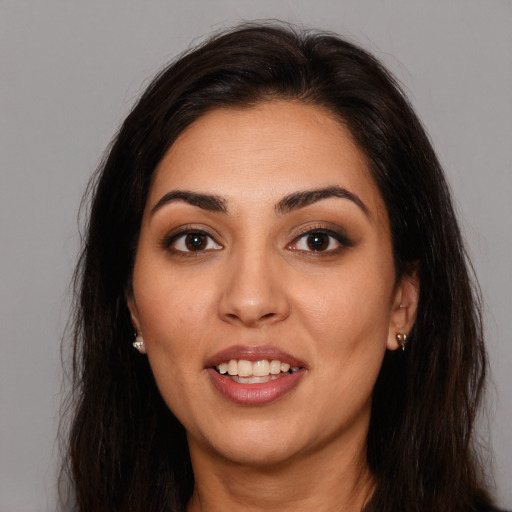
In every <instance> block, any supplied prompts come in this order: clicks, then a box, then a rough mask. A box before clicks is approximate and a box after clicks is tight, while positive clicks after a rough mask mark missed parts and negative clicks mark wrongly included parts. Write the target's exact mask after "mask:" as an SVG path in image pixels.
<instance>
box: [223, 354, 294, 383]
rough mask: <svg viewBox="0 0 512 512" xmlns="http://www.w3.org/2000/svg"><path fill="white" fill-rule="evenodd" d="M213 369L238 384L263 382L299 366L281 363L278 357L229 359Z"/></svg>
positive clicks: (274, 378) (289, 372)
mask: <svg viewBox="0 0 512 512" xmlns="http://www.w3.org/2000/svg"><path fill="white" fill-rule="evenodd" d="M214 369H215V370H216V371H217V373H220V374H221V375H224V376H225V377H226V378H228V379H230V380H232V381H233V382H237V383H239V384H263V383H265V382H270V381H272V380H276V379H279V378H280V377H284V376H285V375H289V374H293V373H296V372H298V371H299V370H300V369H301V368H300V367H299V366H290V364H289V363H283V362H281V361H280V360H278V359H272V360H268V359H260V360H258V361H248V360H246V359H230V360H229V361H224V362H222V363H220V364H218V365H216V366H215V367H214Z"/></svg>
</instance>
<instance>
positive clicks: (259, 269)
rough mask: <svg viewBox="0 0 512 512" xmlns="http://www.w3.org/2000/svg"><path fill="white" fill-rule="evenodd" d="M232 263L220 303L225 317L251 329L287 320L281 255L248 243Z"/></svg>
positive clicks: (230, 262)
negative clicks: (280, 262) (281, 275)
mask: <svg viewBox="0 0 512 512" xmlns="http://www.w3.org/2000/svg"><path fill="white" fill-rule="evenodd" d="M230 260H231V261H229V262H228V263H227V265H228V271H227V279H226V280H225V282H224V285H223V286H224V289H223V293H222V296H221V299H220V302H219V310H220V311H219V313H220V315H221V317H222V318H223V319H224V320H226V321H229V322H237V323H242V324H244V325H247V326H256V325H260V324H263V323H269V322H276V321H279V320H282V319H284V318H286V316H287V315H288V312H289V305H288V300H287V297H286V293H285V287H284V286H283V284H284V283H283V282H282V281H281V279H280V274H281V273H280V271H279V257H278V255H277V254H275V253H274V251H273V250H272V249H270V248H268V247H263V246H261V245H259V246H258V247H255V244H252V243H250V242H246V243H243V244H241V245H240V247H238V248H237V249H236V250H234V251H233V254H232V257H231V258H230Z"/></svg>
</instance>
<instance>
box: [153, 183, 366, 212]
mask: <svg viewBox="0 0 512 512" xmlns="http://www.w3.org/2000/svg"><path fill="white" fill-rule="evenodd" d="M333 197H337V198H340V199H348V200H349V201H352V202H353V203H354V204H356V205H357V206H358V207H359V208H360V209H361V210H362V211H363V212H364V213H365V215H366V216H369V215H370V213H369V210H368V207H367V206H366V205H365V204H364V202H363V201H362V200H361V199H360V198H359V197H358V196H357V195H356V194H354V193H352V192H350V191H348V190H347V189H346V188H343V187H339V186H335V185H332V186H329V187H323V188H317V189H313V190H301V191H298V192H294V193H293V194H290V195H288V196H286V197H284V198H283V199H281V200H280V201H279V202H278V203H277V204H276V206H275V210H276V213H277V214H279V215H284V214H286V213H290V212H291V211H293V210H298V209H300V208H305V207H306V206H309V205H311V204H313V203H316V202H318V201H321V200H323V199H330V198H333ZM173 201H185V202H186V203H188V204H190V205H192V206H197V207H199V208H202V209H203V210H208V211H213V212H219V213H227V211H228V210H227V206H226V203H227V201H226V200H225V199H224V198H223V197H220V196H217V195H214V194H202V193H199V192H190V191H187V190H172V191H171V192H168V193H167V194H165V195H163V196H162V197H161V198H160V200H159V201H158V202H157V203H156V204H155V206H153V208H151V212H150V213H151V215H153V214H154V213H155V212H156V211H157V210H159V209H160V208H162V207H163V206H164V205H166V204H169V203H172V202H173Z"/></svg>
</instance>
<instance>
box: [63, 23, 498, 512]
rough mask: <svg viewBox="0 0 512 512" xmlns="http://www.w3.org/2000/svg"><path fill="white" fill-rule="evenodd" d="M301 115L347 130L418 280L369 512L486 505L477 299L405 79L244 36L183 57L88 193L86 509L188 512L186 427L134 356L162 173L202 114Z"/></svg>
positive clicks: (82, 437)
mask: <svg viewBox="0 0 512 512" xmlns="http://www.w3.org/2000/svg"><path fill="white" fill-rule="evenodd" d="M275 99H278V100H290V101H299V102H304V103H305V104H310V105H314V106H317V107H319V108H322V109H323V110H324V111H326V112H328V113H330V115H332V116H334V117H335V118H336V119H337V120H338V121H340V122H341V123H342V124H343V125H344V126H346V127H347V128H348V130H349V131H350V133H351V135H352V137H353V139H354V141H355V143H356V144H357V146H358V147H359V148H360V149H361V150H362V152H363V153H364V155H365V156H366V158H367V161H368V167H369V170H370V174H371V176H372V177H373V179H374V180H375V183H376V184H377V186H378V188H379V191H380V193H381V194H382V197H383V199H384V202H385V204H386V207H387V210H388V214H389V219H390V227H391V236H392V244H393V254H394V260H395V266H396V273H397V278H399V277H400V276H401V275H403V273H404V272H405V273H409V272H411V269H412V268H414V269H416V270H417V273H418V276H419V280H420V283H421V284H420V299H419V305H418V314H417V319H416V322H415V326H414V328H413V330H412V332H411V333H410V336H409V339H410V343H409V344H408V348H407V351H406V352H405V353H402V352H401V351H396V352H389V353H387V354H386V356H385V359H384V362H383V366H382V369H381V372H380V375H379V378H378V381H377V384H376V386H375V390H374V398H373V406H372V415H371V421H370V428H369V433H368V452H367V458H368V463H369V466H370V468H371V470H372V472H373V474H374V475H375V478H376V489H375V493H374V495H373V497H372V499H371V501H370V502H369V503H368V504H367V506H366V508H365V510H366V511H367V512H374V511H375V512H377V511H379V512H386V511H390V512H391V511H396V510H407V511H408V510H411V511H412V510H414V511H429V512H430V511H432V510H436V511H438V512H443V511H446V512H448V511H450V512H456V511H461V512H462V511H467V510H475V509H476V507H477V506H478V505H479V504H481V503H488V502H489V498H488V497H487V494H486V491H485V483H484V482H483V475H482V474H481V472H480V468H479V464H478V460H477V455H476V452H475V450H474V447H473V424H474V420H475V415H476V412H477V407H478V405H479V402H480V399H481V394H482V389H483V382H484V378H485V373H486V356H485V350H484V346H483V334H482V326H481V315H480V309H479V298H478V292H477V288H475V285H473V284H472V283H473V281H472V278H471V273H470V266H469V263H468V258H467V255H466V253H465V250H464V246H463V242H462V238H461V234H460V231H459V228H458V224H457V220H456V216H455V213H454V211H453V207H452V201H451V197H450V192H449V188H448V185H447V183H446V180H445V178H444V175H443V172H442V169H441V166H440V165H439V162H438V160H437V158H436V155H435V153H434V151H433V148H432V146H431V144H430V142H429V140H428V137H427V135H426V133H425V130H424V129H423V128H422V126H421V123H420V122H419V120H418V118H417V117H416V115H415V113H414V112H413V110H412V108H411V106H410V104H409V103H408V101H407V99H406V97H405V95H404V94H403V92H402V91H401V89H400V87H399V86H398V84H397V82H396V80H395V79H394V78H393V77H392V76H391V75H390V74H389V72H388V71H386V70H385V69H384V68H383V67H382V65H381V64H380V63H379V62H378V61H377V60H376V59H375V58H374V57H373V56H371V55H370V54H368V53H367V52H365V51H364V50H362V49H361V48H358V47H356V46H354V45H353V44H351V43H349V42H347V41H344V40H342V39H340V38H339V37H338V36H335V35H332V34H328V33H318V32H314V31H297V30H295V29H293V28H291V27H289V26H287V25H282V24H258V25H243V26H241V27H238V28H236V29H234V30H231V31H228V32H226V33H221V34H220V35H217V36H215V37H213V38H211V39H209V40H207V41H206V42H204V43H203V44H202V45H200V46H199V47H197V48H196V49H193V50H191V51H189V52H188V53H185V54H184V55H182V56H181V57H180V58H179V59H177V60H176V61H174V62H173V63H171V64H170V65H169V66H168V67H167V68H166V69H164V70H163V71H162V72H161V73H159V74H158V76H157V77H156V78H155V79H154V81H153V82H152V83H151V85H150V86H149V87H148V89H147V90H146V92H145V93H144V94H143V95H142V97H141V98H140V100H139V101H138V102H137V104H136V105H135V107H134V108H133V110H132V111H131V113H130V114H129V115H128V117H127V118H126V120H125V121H124V123H123V125H122V127H121V129H120V131H119V133H118V134H117V136H116V138H115V140H114V141H113V143H112V145H111V147H110V149H109V152H108V155H107V157H106V158H105V160H104V162H103V163H102V164H101V166H100V168H99V169H98V172H97V174H96V175H95V177H94V181H93V185H92V187H91V207H90V218H89V222H88V224H87V226H86V237H85V241H84V246H83V250H82V253H81V257H80V260H79V263H78V265H77V268H76V272H75V278H74V283H75V292H76V294H75V304H74V317H73V322H74V356H73V375H74V377H73V392H72V393H73V394H72V401H73V403H74V404H75V407H76V409H75V416H74V420H73V423H72V427H71V431H70V440H69V450H68V461H69V467H70V472H71V474H72V478H73V480H74V485H75V490H76V499H77V504H78V507H79V510H83V511H90V510H96V511H103V510H105V511H125V510H126V511H127V510H130V511H132V512H136V511H139V510H140V511H142V510H145V511H147V510H155V511H156V510H184V508H185V505H186V503H187V501H188V499H189V498H190V495H191V493H192V490H193V485H194V481H193V473H192V468H191V464H190V458H189V454H188V447H187V441H186V436H185V432H184V429H183V427H182V426H181V424H180V423H179V422H178V421H177V420H176V418H175V417H174V416H173V414H172V413H171V411H170V410H169V409H168V407H167V406H166V404H165V403H164V402H163V399H162V398H161V396H160V394H159V392H158V390H157V388H156V385H155V382H154V379H153V376H152V373H151V370H150V368H149V364H148V362H147V360H145V359H141V358H140V357H139V356H138V355H137V354H136V352H135V351H134V350H133V349H132V347H131V343H130V341H131V339H132V337H133V328H132V325H131V322H130V317H129V314H128V310H127V308H126V292H127V290H129V289H130V286H131V274H132V269H133V263H134V258H135V251H136V247H137V239H138V234H139V230H140V225H141V219H142V213H143V211H144V207H145V203H146V198H147V196H148V191H149V188H150V186H151V182H152V179H153V174H154V171H155V169H156V167H157V165H158V163H159V162H160V160H161V159H162V158H163V156H164V155H165V153H166V151H167V150H168V149H169V147H170V146H171V145H172V144H173V142H174V141H175V140H176V138H177V137H178V136H179V134H180V133H182V132H183V130H185V129H186V128H187V127H188V126H190V125H191V124H192V123H193V122H194V121H196V120H197V119H199V118H200V117H201V116H203V115H204V114H205V113H206V112H208V111H211V110H213V109H218V108H250V107H253V106H255V105H257V104H259V103H261V102H265V101H272V100H275Z"/></svg>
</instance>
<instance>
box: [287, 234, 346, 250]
mask: <svg viewBox="0 0 512 512" xmlns="http://www.w3.org/2000/svg"><path fill="white" fill-rule="evenodd" d="M351 246H352V243H351V242H350V240H349V239H348V238H347V237H346V236H345V235H343V234H341V233H338V232H336V231H333V230H326V229H322V230H317V229H312V230H311V231H309V232H307V233H303V234H302V235H300V236H299V237H297V238H296V239H295V240H294V241H293V242H292V243H291V244H290V245H288V246H287V247H288V249H291V250H295V251H301V252H309V253H325V254H326V255H327V254H334V253H336V252H339V251H341V250H342V249H344V248H346V247H351Z"/></svg>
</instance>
